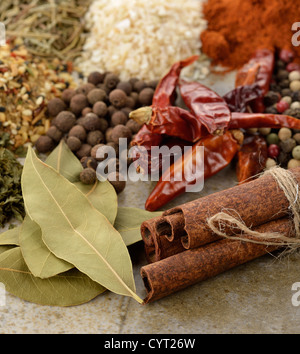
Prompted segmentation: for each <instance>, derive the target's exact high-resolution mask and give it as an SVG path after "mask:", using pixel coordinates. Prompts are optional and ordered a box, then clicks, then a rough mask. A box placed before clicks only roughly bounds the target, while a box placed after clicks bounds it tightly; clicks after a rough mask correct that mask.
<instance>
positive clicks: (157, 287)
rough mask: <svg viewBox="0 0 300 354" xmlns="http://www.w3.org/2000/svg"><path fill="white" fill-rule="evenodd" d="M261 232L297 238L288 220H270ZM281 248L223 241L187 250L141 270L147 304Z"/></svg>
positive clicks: (259, 229) (261, 227)
mask: <svg viewBox="0 0 300 354" xmlns="http://www.w3.org/2000/svg"><path fill="white" fill-rule="evenodd" d="M255 230H256V231H258V232H278V233H280V234H284V235H285V236H289V237H294V236H295V234H294V231H293V230H294V229H293V224H292V223H291V221H290V220H289V219H288V218H283V219H279V220H275V221H270V222H269V223H266V224H264V225H261V226H259V227H257V228H255ZM277 248H278V247H276V246H266V245H261V244H256V243H250V242H242V241H235V240H227V239H226V240H224V239H223V240H219V241H216V242H213V243H210V244H207V245H205V246H202V247H199V248H195V249H191V250H186V251H184V252H181V253H179V254H175V255H173V256H171V257H168V258H165V259H163V260H161V261H159V262H155V263H152V264H148V265H146V266H144V267H142V268H141V276H142V278H143V281H144V285H145V288H146V291H147V296H146V298H145V299H144V303H145V304H147V303H150V302H153V301H155V300H158V299H161V298H163V297H165V296H168V295H170V294H172V293H174V292H177V291H179V290H182V289H184V288H186V287H188V286H191V285H193V284H196V283H198V282H200V281H203V280H206V279H208V278H211V277H214V276H216V275H218V274H220V273H223V272H225V271H226V270H229V269H231V268H234V267H236V266H239V265H241V264H243V263H246V262H249V261H251V260H253V259H255V258H258V257H260V256H263V255H265V254H267V253H270V252H273V251H274V250H276V249H277Z"/></svg>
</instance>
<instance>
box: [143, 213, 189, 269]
mask: <svg viewBox="0 0 300 354" xmlns="http://www.w3.org/2000/svg"><path fill="white" fill-rule="evenodd" d="M166 231H167V230H165V227H164V222H163V220H162V217H161V216H158V217H156V218H153V219H151V220H148V221H145V222H144V223H143V224H142V225H141V236H142V239H143V241H144V248H145V254H146V259H147V261H148V263H153V262H157V261H160V260H161V259H164V258H167V257H169V256H172V255H174V254H177V253H180V252H183V251H184V250H185V249H184V247H183V245H182V243H181V240H180V238H177V239H176V240H175V241H174V242H170V241H169V240H168V239H167V238H165V237H160V235H161V234H163V235H164V234H165V232H166Z"/></svg>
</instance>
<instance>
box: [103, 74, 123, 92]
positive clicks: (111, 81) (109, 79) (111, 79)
mask: <svg viewBox="0 0 300 354" xmlns="http://www.w3.org/2000/svg"><path fill="white" fill-rule="evenodd" d="M119 82H120V79H119V77H118V76H117V75H115V74H113V73H109V74H107V75H105V79H104V84H105V86H106V87H107V88H108V89H110V90H113V89H115V88H116V87H117V85H118V83H119Z"/></svg>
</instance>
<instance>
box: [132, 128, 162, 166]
mask: <svg viewBox="0 0 300 354" xmlns="http://www.w3.org/2000/svg"><path fill="white" fill-rule="evenodd" d="M162 140H163V136H162V135H161V134H154V133H152V132H151V131H150V130H149V129H148V128H147V126H146V125H143V126H142V128H141V129H140V130H139V132H138V133H137V134H136V136H135V137H134V139H133V140H132V141H131V146H133V147H134V146H136V147H137V148H138V147H143V148H144V152H146V153H144V154H140V153H139V151H138V150H137V151H136V156H135V158H134V160H137V159H139V160H140V161H139V162H140V165H139V171H140V172H141V173H145V172H146V173H150V172H151V165H152V161H151V147H152V146H160V144H161V142H162Z"/></svg>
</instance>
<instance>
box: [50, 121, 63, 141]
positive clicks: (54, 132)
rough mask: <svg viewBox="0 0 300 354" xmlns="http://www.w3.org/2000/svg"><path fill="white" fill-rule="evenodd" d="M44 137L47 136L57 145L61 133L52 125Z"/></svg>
mask: <svg viewBox="0 0 300 354" xmlns="http://www.w3.org/2000/svg"><path fill="white" fill-rule="evenodd" d="M46 135H48V136H49V137H50V138H51V139H53V140H54V141H55V142H57V143H58V142H59V141H60V140H61V138H62V136H63V133H62V131H60V130H59V129H58V128H57V127H56V126H55V125H52V126H51V127H50V128H49V129H48V131H47V133H46Z"/></svg>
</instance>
